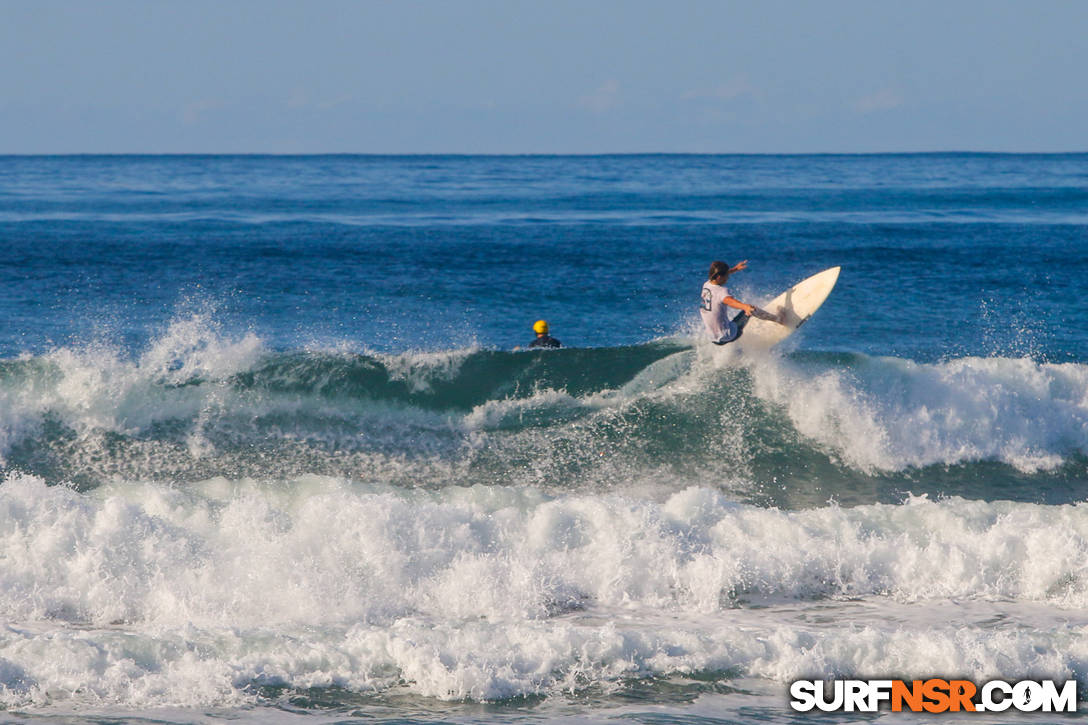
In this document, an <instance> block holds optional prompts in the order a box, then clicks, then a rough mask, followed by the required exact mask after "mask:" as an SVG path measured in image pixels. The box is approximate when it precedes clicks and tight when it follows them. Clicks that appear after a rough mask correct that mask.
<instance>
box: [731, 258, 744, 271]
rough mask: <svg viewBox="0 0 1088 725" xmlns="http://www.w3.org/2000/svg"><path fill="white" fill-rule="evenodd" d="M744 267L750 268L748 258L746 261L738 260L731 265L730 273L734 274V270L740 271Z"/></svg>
mask: <svg viewBox="0 0 1088 725" xmlns="http://www.w3.org/2000/svg"><path fill="white" fill-rule="evenodd" d="M742 269H748V260H747V259H745V260H744V261H741V262H737V263H736V264H734V265H733V266H732V267H730V268H729V274H733V273H734V272H739V271H741V270H742Z"/></svg>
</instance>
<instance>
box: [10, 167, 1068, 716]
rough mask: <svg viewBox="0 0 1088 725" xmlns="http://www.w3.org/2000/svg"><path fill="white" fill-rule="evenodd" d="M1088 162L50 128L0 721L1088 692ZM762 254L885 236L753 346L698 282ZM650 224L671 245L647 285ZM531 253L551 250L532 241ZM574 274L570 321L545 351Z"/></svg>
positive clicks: (735, 704)
mask: <svg viewBox="0 0 1088 725" xmlns="http://www.w3.org/2000/svg"><path fill="white" fill-rule="evenodd" d="M1085 168H1086V167H1085V165H1084V159H1083V157H1080V156H1076V155H1072V156H1057V157H1041V158H1037V157H1017V156H1011V157H1004V156H999V157H988V156H981V157H980V156H959V155H949V156H921V157H910V156H908V157H843V158H826V157H602V158H563V157H558V158H535V157H530V158H501V157H500V158H491V157H481V158H462V157H449V158H446V157H433V158H432V157H426V158H414V157H410V158H385V157H377V158H372V157H343V158H326V157H320V158H312V159H310V158H291V157H287V158H282V159H281V158H259V157H258V158H246V157H195V158H143V157H139V158H124V157H121V158H112V157H111V158H102V159H94V158H85V157H78V158H76V157H73V158H69V159H65V158H45V159H31V158H26V159H16V160H11V159H8V160H7V161H6V162H5V164H4V166H2V167H0V172H2V173H0V189H3V190H6V192H5V194H2V195H0V238H2V239H3V240H4V241H6V242H8V244H7V245H6V247H5V249H6V251H3V252H0V270H2V271H3V272H4V274H5V275H6V280H7V281H8V283H9V284H8V287H7V289H8V290H9V291H8V293H7V296H5V297H3V298H0V314H2V315H3V317H2V319H3V321H4V325H3V333H2V334H0V721H12V722H22V721H26V720H30V721H42V722H53V721H64V722H69V721H70V722H76V721H94V722H194V721H201V722H212V721H218V720H222V719H230V720H233V721H242V722H269V721H272V722H296V721H303V720H305V721H306V722H345V721H360V722H361V721H374V720H379V721H384V720H391V721H405V720H408V721H456V722H481V721H482V722H499V721H502V722H507V721H510V720H519V721H530V722H534V721H554V720H558V721H567V722H602V721H614V720H621V721H640V722H694V723H703V722H723V721H724V722H738V723H740V722H750V721H752V719H762V720H766V721H769V722H792V721H794V720H795V718H796V717H799V715H796V714H793V713H791V712H790V710H789V708H788V698H787V695H786V693H787V691H788V688H789V684H790V683H791V682H793V681H795V680H797V679H802V678H805V679H807V678H817V679H821V678H852V677H857V678H884V677H899V678H904V679H914V678H919V679H925V678H928V677H963V678H967V679H971V680H973V681H976V682H983V681H986V680H990V679H1004V680H1017V679H1024V678H1031V679H1036V680H1038V679H1054V680H1059V681H1064V680H1069V679H1075V680H1077V681H1078V683H1079V685H1080V688H1081V692H1088V508H1086V506H1088V504H1086V503H1085V502H1086V500H1088V335H1085V334H1084V330H1085V329H1088V325H1085V324H1083V323H1084V322H1085V321H1088V309H1086V308H1085V304H1084V303H1082V302H1080V301H1074V302H1070V303H1068V304H1064V305H1060V306H1059V305H1057V304H1056V303H1055V300H1057V299H1059V298H1061V297H1062V296H1063V295H1067V294H1068V291H1069V290H1071V289H1076V288H1077V287H1078V285H1082V283H1083V281H1084V279H1085V278H1086V277H1085V275H1086V274H1088V269H1086V268H1085V260H1084V258H1083V255H1079V254H1077V253H1076V250H1078V249H1081V248H1082V247H1081V245H1082V244H1083V240H1084V236H1083V234H1084V232H1083V221H1082V220H1080V219H1078V218H1077V217H1076V215H1075V214H1073V215H1072V216H1071V215H1070V213H1069V210H1070V204H1071V202H1070V199H1071V198H1074V199H1076V198H1081V196H1082V195H1083V194H1084V193H1088V192H1085V189H1084V187H1085V184H1088V181H1086V179H1088V176H1086V175H1085V171H1084V169H1085ZM300 169H303V170H306V172H307V174H308V175H305V176H304V178H302V179H301V180H298V172H299V170H300ZM31 172H32V173H31ZM830 172H834V174H830ZM999 172H1000V173H999ZM56 174H64V175H67V176H66V178H68V179H69V180H68V181H67V182H66V183H67V184H68V186H67V187H66V191H65V192H64V193H63V194H61V193H59V192H57V191H55V190H53V189H52V188H51V187H50V185H49V183H47V182H48V179H50V178H53V175H56ZM830 176H834V178H836V179H838V180H837V181H835V182H829V181H827V179H828V178H829V177H830ZM995 178H1000V179H1001V180H1002V183H1001V184H1000V185H997V186H995V185H994V183H993V180H994V179H995ZM293 180H294V181H293ZM106 181H108V182H109V183H106ZM242 189H246V192H245V193H242ZM882 189H883V190H884V191H886V193H884V192H882ZM319 198H324V199H326V201H324V202H322V203H323V204H324V205H325V206H324V207H322V206H321V205H320V204H318V202H317V201H315V200H317V199H319ZM723 200H726V201H727V202H728V204H730V205H734V206H735V207H739V208H737V209H734V211H737V212H743V211H745V210H747V211H749V212H752V213H755V212H757V211H758V212H759V214H761V215H764V216H766V217H767V218H766V219H762V218H760V219H755V218H753V219H750V220H748V221H744V222H742V223H734V221H735V220H734V221H730V220H729V219H728V218H724V217H722V216H721V215H720V214H719V209H720V206H721V205H722V204H723ZM820 200H824V201H823V202H821V201H820ZM315 204H318V205H317V206H316V207H315V206H314V205H315ZM1073 206H1076V204H1075V203H1074V204H1073ZM402 207H403V209H402ZM315 209H318V210H320V209H324V210H325V211H324V212H323V213H322V215H320V217H319V218H318V217H314V214H315ZM62 212H63V213H62ZM68 212H71V214H68ZM604 212H607V214H605V213H604ZM664 213H667V218H665V217H663V216H662V214H664ZM939 213H944V214H946V216H948V217H950V220H949V219H945V220H944V221H935V220H934V215H938V214H939ZM668 215H671V216H668ZM280 217H284V218H280ZM1029 249H1030V250H1031V254H1032V255H1034V257H1035V259H1037V260H1040V261H1038V263H1037V265H1036V267H1033V268H1031V269H1027V268H1024V269H1008V268H1006V267H1000V266H995V265H992V264H989V263H988V260H991V259H993V258H994V257H995V255H996V254H997V253H998V251H999V252H1000V254H1001V255H1005V256H1007V257H1010V258H1021V259H1022V258H1026V256H1027V255H1028V251H1027V250H1029ZM715 250H724V251H721V252H720V253H718V252H717V251H715ZM733 250H736V251H737V254H736V255H732V256H731V257H730V258H731V259H734V260H736V261H739V259H741V258H745V257H747V258H750V260H751V261H750V265H751V271H750V273H749V272H745V273H744V274H746V275H749V276H748V277H746V278H745V277H743V276H742V277H739V278H738V286H737V287H736V288H735V291H736V294H737V295H738V296H741V298H742V299H750V300H752V301H754V302H756V303H760V302H766V301H767V300H769V299H770V298H772V297H774V296H775V295H776V294H777V293H778V292H779V291H780V290H781V289H782V288H784V287H785V286H787V285H788V284H790V283H792V282H794V281H797V279H800V278H802V277H803V276H805V275H806V273H807V272H809V271H818V269H819V268H822V267H823V266H829V265H830V264H842V266H843V273H842V277H841V278H840V282H839V286H838V288H837V289H836V290H835V291H834V292H833V293H832V296H831V297H830V298H829V300H828V303H827V305H825V308H824V309H822V310H821V311H820V312H818V313H817V315H816V316H815V317H814V318H813V319H812V321H811V322H809V323H808V324H807V325H806V326H805V328H804V329H803V330H802V331H800V332H799V333H798V334H797V335H795V336H794V337H793V338H791V339H790V340H789V341H788V342H787V343H786V344H784V345H782V346H780V347H778V348H775V349H774V350H772V351H770V352H767V353H741V352H739V351H737V350H734V349H731V348H729V347H728V346H727V347H725V348H718V347H715V346H713V345H710V344H709V343H708V342H707V341H706V340H704V339H703V337H702V335H701V334H700V331H699V328H698V319H697V315H696V304H697V296H698V295H697V293H698V289H699V284H701V279H700V276H699V275H700V274H701V275H704V276H705V266H706V264H705V263H708V262H709V261H710V257H708V256H707V255H710V254H712V255H713V256H715V257H717V256H726V255H728V254H730V252H731V251H733ZM802 251H803V253H802ZM621 255H622V256H623V257H624V258H625V259H626V260H627V264H628V266H627V267H625V268H624V270H625V274H628V273H629V271H630V269H640V270H642V269H643V268H644V269H645V272H646V278H645V279H642V278H641V277H640V278H639V280H638V283H637V284H635V285H632V284H628V283H627V282H629V279H628V278H625V282H624V284H622V285H618V286H617V285H616V284H615V282H616V280H615V279H614V276H613V271H614V269H615V266H614V263H615V260H616V259H617V258H618V257H619V256H621ZM740 255H743V256H740ZM526 260H529V261H530V262H531V265H530V266H532V265H536V264H547V265H548V266H547V269H548V274H547V275H546V277H547V279H546V282H545V281H541V282H540V283H539V284H535V283H532V282H529V283H526V282H525V280H524V279H522V280H520V281H518V282H517V283H516V284H511V283H510V282H509V279H508V276H509V274H510V271H511V269H513V268H517V267H518V265H520V264H523V263H525V262H526ZM772 260H773V261H772ZM434 264H438V265H439V266H440V267H441V268H442V270H443V272H442V274H441V275H440V276H438V277H437V278H435V277H427V278H426V284H421V283H420V278H419V276H418V271H419V270H421V269H430V268H431V266H430V265H434ZM640 265H641V267H640ZM677 266H678V267H679V271H668V270H670V269H671V268H673V267H677ZM1043 266H1045V269H1042V267H1043ZM761 269H762V271H761ZM934 269H938V270H940V271H941V272H942V273H943V276H941V278H940V279H938V278H936V277H934V276H933V272H932V270H934ZM889 270H894V274H893V273H892V272H890V271H889ZM640 274H641V272H640ZM670 275H671V276H670ZM1033 275H1034V276H1033ZM1025 277H1028V278H1029V279H1027V280H1026V281H1025ZM527 285H528V286H529V287H530V288H532V292H533V293H534V294H535V295H536V297H534V302H533V306H532V307H531V309H530V310H527V311H524V312H523V311H522V310H521V307H523V306H524V305H521V306H517V305H514V302H513V301H512V300H515V299H516V298H517V295H519V294H523V293H524V291H525V287H526V286H527ZM534 285H535V286H534ZM685 285H686V286H685ZM923 290H924V291H925V292H926V294H927V295H931V296H932V297H933V298H935V299H936V300H937V302H936V303H935V305H934V306H933V307H932V308H929V309H918V308H917V306H916V305H915V304H914V302H913V301H914V300H916V299H917V296H918V295H919V294H920V293H921V291H923ZM927 299H928V298H927ZM953 300H960V301H961V304H960V305H959V306H958V307H956V306H954V305H953V304H952V301H953ZM512 305H514V306H512ZM515 308H516V309H517V313H516V314H515V313H514V312H512V310H514V309H515ZM543 314H547V315H548V318H549V321H550V322H551V323H552V325H553V329H554V330H555V332H556V334H557V336H558V337H560V338H561V339H563V340H564V342H566V343H567V344H568V346H567V347H566V348H564V349H560V350H554V351H543V352H539V351H536V352H531V351H525V350H515V349H514V348H515V347H516V346H518V345H521V346H524V344H525V342H527V339H524V338H527V337H528V336H530V335H531V330H530V326H531V324H532V322H533V320H534V319H536V318H537V317H538V316H541V315H543ZM523 318H524V319H523ZM511 330H513V331H512V332H511ZM526 333H528V334H526ZM1081 705H1082V706H1083V703H1081ZM825 717H826V718H827V719H828V720H829V721H831V722H853V721H855V720H856V719H858V718H857V717H856V716H852V715H850V714H848V713H841V714H839V715H827V716H825ZM878 719H893V720H894V719H897V718H894V717H893V716H892V714H891V713H884V714H882V715H881V716H879V718H878ZM1024 719H1025V717H1023V716H1013V715H1003V716H1002V715H994V716H993V717H992V718H990V720H989V721H1009V722H1013V721H1016V722H1019V721H1023V720H1024ZM1027 719H1028V720H1031V718H1027ZM1034 721H1040V722H1044V721H1045V720H1040V719H1036V720H1034Z"/></svg>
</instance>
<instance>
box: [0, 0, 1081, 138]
mask: <svg viewBox="0 0 1088 725" xmlns="http://www.w3.org/2000/svg"><path fill="white" fill-rule="evenodd" d="M0 68H3V71H2V72H0V153H101V152H106V153H117V152H146V153H176V152H208V153H227V152H240V153H244V152H262V153H310V152H364V153H426V152H453V153H604V152H752V153H774V152H840V151H841V152H871V151H933V150H982V151H987V150H988V151H1088V77H1086V76H1088V2H1082V1H1080V0H1065V1H1057V0H1032V1H1029V0H1015V1H1014V0H985V1H984V0H970V1H967V0H964V1H961V2H957V1H956V0H940V1H931V0H911V1H909V2H908V1H903V2H879V1H874V0H857V1H853V0H851V1H843V0H820V1H816V0H813V1H811V2H804V1H801V0H798V1H791V2H779V1H777V0H760V1H758V2H757V1H756V0H751V1H745V2H730V1H727V0H726V1H713V0H705V1H692V0H661V1H660V2H645V1H642V0H539V1H538V2H523V1H520V0H494V1H488V2H484V1H481V0H464V1H456V0H448V1H445V2H437V1H435V2H414V1H412V0H407V1H405V0H397V1H393V0H389V1H386V2H369V1H359V2H344V1H340V0H311V1H307V2H303V1H302V0H299V1H297V2H294V1H292V2H284V1H280V0H260V1H257V0H250V1H244V2H243V1H231V0H214V1H208V0H196V1H192V0H184V1H183V0H177V1H176V2H159V1H156V0H98V1H96V2H90V1H86V2H53V1H50V0H25V1H22V2H20V1H12V0H0Z"/></svg>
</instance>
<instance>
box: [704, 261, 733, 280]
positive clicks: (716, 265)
mask: <svg viewBox="0 0 1088 725" xmlns="http://www.w3.org/2000/svg"><path fill="white" fill-rule="evenodd" d="M723 274H729V265H728V264H726V263H725V262H717V261H715V262H711V263H710V272H708V273H707V277H706V278H707V279H708V280H713V279H714V278H715V277H721V276H722V275H723Z"/></svg>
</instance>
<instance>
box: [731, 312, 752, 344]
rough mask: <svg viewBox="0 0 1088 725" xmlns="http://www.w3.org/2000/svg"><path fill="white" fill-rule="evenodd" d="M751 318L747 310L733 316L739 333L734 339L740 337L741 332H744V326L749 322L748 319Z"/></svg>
mask: <svg viewBox="0 0 1088 725" xmlns="http://www.w3.org/2000/svg"><path fill="white" fill-rule="evenodd" d="M750 319H752V318H751V317H749V316H748V313H747V312H742V313H740V314H739V315H737V316H736V317H734V318H733V324H734V325H736V326H737V334H736V335H734V336H733V339H734V340H736V339H737V338H738V337H740V335H741V333H742V332H744V326H745V325H747V324H748V320H750Z"/></svg>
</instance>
